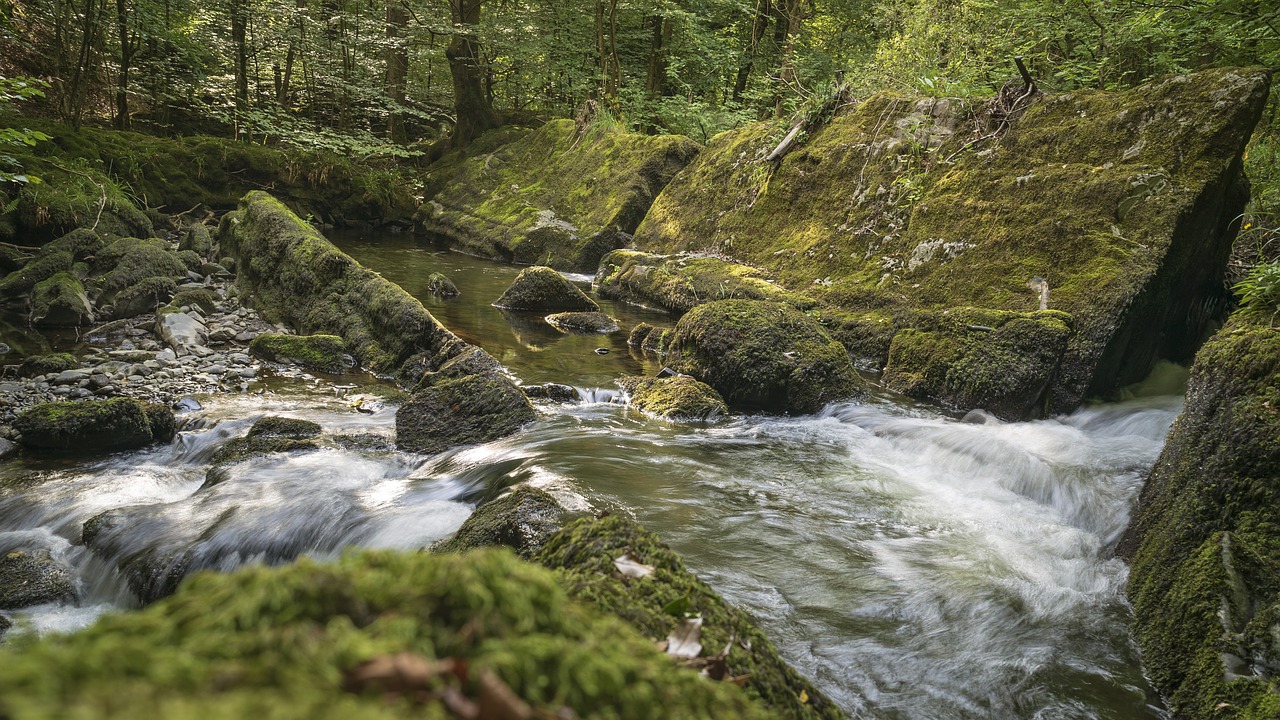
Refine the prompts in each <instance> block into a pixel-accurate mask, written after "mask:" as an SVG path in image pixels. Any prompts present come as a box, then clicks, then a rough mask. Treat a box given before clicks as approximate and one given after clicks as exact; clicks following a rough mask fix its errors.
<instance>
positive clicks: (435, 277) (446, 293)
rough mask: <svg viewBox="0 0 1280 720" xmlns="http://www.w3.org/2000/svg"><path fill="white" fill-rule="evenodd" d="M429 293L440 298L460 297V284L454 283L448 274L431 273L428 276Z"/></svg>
mask: <svg viewBox="0 0 1280 720" xmlns="http://www.w3.org/2000/svg"><path fill="white" fill-rule="evenodd" d="M427 294H429V295H434V296H436V297H439V298H451V297H458V295H459V294H460V293H459V292H458V286H457V285H454V284H453V281H452V280H450V279H449V277H448V276H447V275H444V274H443V273H438V272H435V273H431V274H430V275H428V276H427Z"/></svg>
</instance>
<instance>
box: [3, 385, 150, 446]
mask: <svg viewBox="0 0 1280 720" xmlns="http://www.w3.org/2000/svg"><path fill="white" fill-rule="evenodd" d="M13 427H14V429H15V430H17V431H18V432H19V433H21V437H20V438H19V442H20V443H22V445H23V446H25V447H28V448H31V449H35V450H43V451H60V452H68V453H80V452H99V451H107V450H123V449H127V448H135V447H142V446H143V445H150V444H151V443H153V442H168V441H170V440H172V439H173V434H174V418H173V411H172V410H170V409H169V408H167V407H165V406H163V405H157V404H155V403H148V402H142V401H141V400H135V399H133V398H112V399H110V400H85V401H81V402H65V401H64V402H51V403H45V404H43V405H36V406H35V407H32V408H30V409H28V410H27V411H26V412H24V413H22V414H21V415H19V416H18V417H17V418H16V419H15V420H14V421H13Z"/></svg>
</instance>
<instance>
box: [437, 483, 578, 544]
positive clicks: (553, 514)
mask: <svg viewBox="0 0 1280 720" xmlns="http://www.w3.org/2000/svg"><path fill="white" fill-rule="evenodd" d="M567 515H568V512H567V511H566V510H565V508H564V507H563V506H562V505H561V504H560V503H558V502H556V499H555V498H553V497H551V495H550V494H548V493H547V492H546V491H545V490H540V489H538V488H535V487H530V486H528V485H522V486H520V487H518V488H516V489H515V490H513V491H511V492H509V493H507V494H506V495H503V496H502V497H500V498H497V499H495V500H490V501H489V502H486V503H483V504H482V505H480V507H478V508H476V511H475V512H473V513H472V514H471V516H470V517H468V518H467V520H466V522H464V523H462V527H460V528H458V532H457V533H455V534H454V536H453V537H451V538H449V539H448V540H442V541H440V542H438V543H436V544H435V545H433V546H431V550H432V552H466V551H468V550H474V549H475V548H480V547H498V546H504V547H509V548H511V549H512V550H515V551H516V553H517V554H519V555H520V556H521V557H526V558H527V557H531V556H533V555H534V554H536V553H537V552H538V551H539V550H541V549H542V546H543V545H545V544H546V542H547V539H548V538H550V537H551V536H552V535H553V534H554V533H555V532H556V531H558V530H560V528H561V527H563V526H564V522H565V518H566V517H567Z"/></svg>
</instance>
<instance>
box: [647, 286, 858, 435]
mask: <svg viewBox="0 0 1280 720" xmlns="http://www.w3.org/2000/svg"><path fill="white" fill-rule="evenodd" d="M667 360H668V362H669V364H670V365H671V367H673V368H675V369H676V370H679V371H680V372H683V373H686V374H688V375H692V376H693V377H695V378H697V379H699V380H701V381H703V382H705V383H706V384H708V385H710V386H711V387H712V388H715V390H716V391H717V392H719V393H720V395H721V396H722V397H724V399H725V401H726V402H728V403H729V406H730V407H733V408H739V409H743V410H764V411H766V412H786V413H793V414H805V413H812V412H816V411H817V410H819V409H820V408H822V406H823V405H825V404H826V403H828V402H831V401H834V400H844V399H849V398H854V397H858V396H860V395H861V394H862V391H861V382H860V380H859V378H858V375H857V372H856V371H855V370H854V368H853V364H852V363H851V362H850V361H849V356H848V353H847V352H845V349H844V347H842V346H841V345H840V343H838V342H836V341H835V340H832V339H831V337H830V336H829V335H827V333H826V332H824V331H823V329H822V326H821V325H819V324H818V323H817V321H816V320H814V319H813V318H810V317H809V316H807V315H805V314H804V313H802V312H800V311H799V310H796V309H795V308H793V307H791V306H789V305H781V304H778V303H770V302H763V301H759V300H721V301H719V302H713V303H708V304H706V305H700V306H698V307H696V308H694V309H693V310H692V311H690V312H689V313H688V314H687V315H685V316H684V317H682V318H680V322H678V323H676V328H675V331H674V332H673V333H672V336H671V340H670V344H669V346H668V350H667Z"/></svg>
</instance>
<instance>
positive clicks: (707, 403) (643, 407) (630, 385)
mask: <svg viewBox="0 0 1280 720" xmlns="http://www.w3.org/2000/svg"><path fill="white" fill-rule="evenodd" d="M621 384H622V386H623V387H624V388H625V389H626V391H627V392H628V393H630V395H631V407H633V408H635V409H637V410H639V411H641V412H644V413H648V414H650V415H653V416H656V417H660V418H667V419H669V420H693V421H707V420H715V419H716V418H719V417H722V416H724V415H728V414H729V408H728V406H727V405H725V403H724V399H723V398H721V397H720V393H717V392H716V391H715V389H713V388H712V387H711V386H710V385H707V384H706V383H702V382H698V381H697V380H694V379H693V378H691V377H689V376H688V375H677V376H675V377H666V378H623V379H622V381H621Z"/></svg>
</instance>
